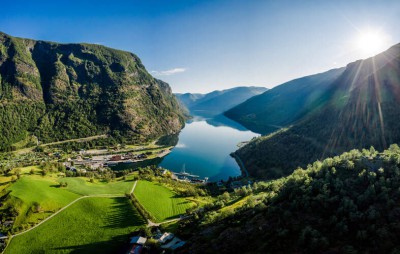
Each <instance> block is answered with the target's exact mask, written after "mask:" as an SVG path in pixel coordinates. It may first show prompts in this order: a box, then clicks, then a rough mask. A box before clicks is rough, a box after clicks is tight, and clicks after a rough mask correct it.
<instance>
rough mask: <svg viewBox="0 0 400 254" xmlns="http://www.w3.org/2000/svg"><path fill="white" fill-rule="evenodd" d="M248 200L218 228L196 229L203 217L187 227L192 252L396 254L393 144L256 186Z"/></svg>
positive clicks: (398, 183) (399, 184)
mask: <svg viewBox="0 0 400 254" xmlns="http://www.w3.org/2000/svg"><path fill="white" fill-rule="evenodd" d="M249 197H252V198H253V199H254V201H255V203H254V207H252V206H248V207H247V206H246V205H244V206H241V207H240V208H239V209H236V210H234V211H233V212H232V213H231V214H228V216H227V217H226V218H223V219H222V220H218V222H216V223H214V222H211V223H208V224H207V223H203V224H202V222H203V221H204V220H205V219H207V214H206V215H205V216H203V219H200V220H199V221H195V222H193V223H191V224H188V225H186V230H182V232H183V233H185V232H186V234H187V235H186V236H187V237H190V238H191V239H190V242H191V246H190V252H191V253H212V251H209V252H207V250H214V249H215V248H218V250H219V253H237V252H244V253H250V252H253V253H282V252H285V253H397V252H399V251H400V245H399V241H400V216H399V215H400V148H399V146H398V145H392V146H391V147H390V148H389V149H388V150H386V151H384V152H383V153H378V152H377V151H376V150H375V149H374V148H373V147H371V149H369V150H366V149H364V150H361V151H359V150H352V151H350V152H346V153H343V154H342V155H340V156H335V157H332V158H327V159H325V160H323V161H316V162H314V163H313V164H310V165H308V166H307V168H305V169H302V168H298V169H297V170H296V171H295V172H294V173H292V174H291V175H290V176H288V177H285V178H281V179H278V180H274V181H270V182H264V183H259V184H258V187H257V189H255V190H252V194H251V195H249ZM184 229H185V228H184ZM198 231H200V232H198ZM188 232H189V233H188ZM190 232H195V233H190ZM206 232H207V233H206ZM210 232H212V233H210ZM206 238H207V239H206ZM288 243H290V244H288ZM249 246H251V249H250V248H249Z"/></svg>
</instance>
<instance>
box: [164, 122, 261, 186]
mask: <svg viewBox="0 0 400 254" xmlns="http://www.w3.org/2000/svg"><path fill="white" fill-rule="evenodd" d="M255 136H259V134H256V133H254V132H251V131H249V130H246V129H245V128H244V127H243V126H240V125H238V124H237V123H235V122H232V121H231V120H229V119H227V118H225V117H222V116H219V118H218V119H205V118H200V117H198V118H194V119H193V120H192V121H191V122H188V123H187V124H186V126H185V128H184V129H183V130H182V131H181V133H180V134H179V141H178V144H177V145H176V146H175V148H174V149H173V150H172V152H171V153H170V154H169V155H167V156H166V157H165V158H164V159H163V160H162V162H161V163H160V164H159V166H161V167H164V168H167V169H169V170H171V171H174V172H180V171H181V170H182V168H183V167H185V169H186V172H188V173H191V174H194V175H199V176H200V177H201V178H204V177H208V178H209V181H218V180H221V179H223V180H226V179H228V178H229V177H230V176H239V175H241V171H240V168H239V166H238V164H237V163H236V161H235V159H233V158H232V157H231V156H230V155H229V154H230V153H232V152H234V151H236V150H237V149H238V147H237V144H238V143H239V142H242V141H249V140H251V139H252V138H253V137H255Z"/></svg>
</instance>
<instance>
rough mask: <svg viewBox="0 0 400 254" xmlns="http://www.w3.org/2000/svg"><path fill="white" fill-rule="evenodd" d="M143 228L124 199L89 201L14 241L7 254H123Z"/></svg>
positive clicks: (80, 202)
mask: <svg viewBox="0 0 400 254" xmlns="http://www.w3.org/2000/svg"><path fill="white" fill-rule="evenodd" d="M144 224H145V221H144V220H143V219H142V218H141V217H140V215H139V214H138V213H137V211H136V210H135V209H134V208H133V206H132V205H131V204H130V203H129V200H128V199H126V198H124V197H120V198H105V197H102V198H86V199H82V200H79V201H78V202H76V203H75V204H73V205H71V206H70V207H68V208H67V209H65V210H64V211H62V212H61V213H60V214H58V215H57V216H56V217H54V218H52V219H50V220H49V221H46V222H45V223H44V224H43V225H41V226H39V227H37V228H35V229H33V230H32V231H29V232H27V233H24V234H22V235H20V236H16V237H14V238H13V239H12V240H11V242H10V244H9V246H8V247H7V249H6V251H5V253H7V254H8V253H10V254H11V253H120V252H121V253H122V252H123V251H126V249H127V242H128V240H129V236H130V235H131V233H132V232H133V231H135V230H138V229H139V228H140V227H142V226H143V225H144Z"/></svg>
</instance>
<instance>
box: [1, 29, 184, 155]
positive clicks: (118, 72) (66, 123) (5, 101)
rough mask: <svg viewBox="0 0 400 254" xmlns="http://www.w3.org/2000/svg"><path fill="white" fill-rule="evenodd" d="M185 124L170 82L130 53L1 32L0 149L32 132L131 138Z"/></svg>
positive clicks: (43, 136)
mask: <svg viewBox="0 0 400 254" xmlns="http://www.w3.org/2000/svg"><path fill="white" fill-rule="evenodd" d="M182 126H183V117H182V112H181V110H180V107H179V105H178V103H177V101H176V99H175V96H173V94H172V93H171V89H170V87H169V86H168V84H166V83H164V82H162V81H159V80H156V79H154V78H153V77H152V76H151V75H150V74H149V73H148V72H147V71H146V69H145V67H144V66H143V64H142V63H141V61H140V59H139V58H138V57H137V56H135V55H134V54H132V53H129V52H124V51H120V50H115V49H110V48H107V47H104V46H100V45H90V44H58V43H52V42H45V41H34V40H29V39H21V38H15V37H12V36H9V35H6V34H4V33H0V141H1V142H0V150H10V149H12V146H13V144H14V143H16V142H18V141H21V140H24V139H25V138H26V137H27V136H28V135H31V134H34V135H36V137H37V138H38V139H39V140H40V141H41V142H49V141H55V140H65V139H71V138H79V137H86V136H92V135H97V134H105V133H108V134H112V135H114V136H117V137H119V138H122V137H124V138H127V139H130V140H131V141H135V140H140V139H146V138H149V137H154V136H159V135H161V134H170V133H176V132H178V131H179V130H180V129H181V128H182Z"/></svg>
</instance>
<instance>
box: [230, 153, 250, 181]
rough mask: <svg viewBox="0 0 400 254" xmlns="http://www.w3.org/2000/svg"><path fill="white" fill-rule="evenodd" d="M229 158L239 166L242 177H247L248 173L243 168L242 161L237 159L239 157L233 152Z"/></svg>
mask: <svg viewBox="0 0 400 254" xmlns="http://www.w3.org/2000/svg"><path fill="white" fill-rule="evenodd" d="M230 156H232V157H233V158H234V159H235V161H236V163H237V164H238V165H239V168H240V171H241V172H242V176H244V177H249V176H250V174H249V171H248V170H247V168H246V167H245V165H244V163H243V161H242V159H241V158H240V157H239V155H237V154H236V152H233V153H231V154H230Z"/></svg>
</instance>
